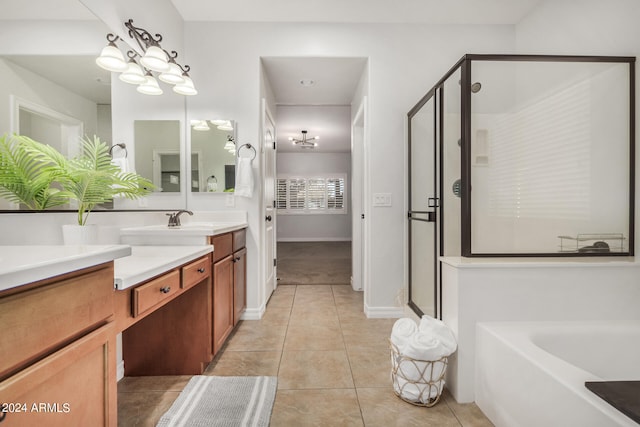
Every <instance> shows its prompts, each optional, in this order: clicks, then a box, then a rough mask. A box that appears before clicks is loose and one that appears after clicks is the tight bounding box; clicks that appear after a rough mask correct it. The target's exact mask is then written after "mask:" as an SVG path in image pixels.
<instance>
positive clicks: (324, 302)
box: [293, 292, 335, 308]
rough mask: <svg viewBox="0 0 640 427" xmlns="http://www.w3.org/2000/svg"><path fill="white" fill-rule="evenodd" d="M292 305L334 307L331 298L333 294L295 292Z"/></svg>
mask: <svg viewBox="0 0 640 427" xmlns="http://www.w3.org/2000/svg"><path fill="white" fill-rule="evenodd" d="M293 306H294V307H303V308H316V307H319V306H331V307H335V301H334V299H333V294H330V293H329V294H324V293H313V292H310V293H306V294H296V297H295V299H294V300H293Z"/></svg>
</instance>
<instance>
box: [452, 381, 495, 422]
mask: <svg viewBox="0 0 640 427" xmlns="http://www.w3.org/2000/svg"><path fill="white" fill-rule="evenodd" d="M441 401H444V403H446V404H447V406H449V408H450V409H451V410H452V411H453V413H454V414H455V416H456V418H458V421H460V423H461V424H462V426H463V427H493V423H492V422H491V421H489V419H487V417H486V416H485V415H484V414H483V413H482V411H481V410H480V408H478V405H476V404H475V403H458V402H456V400H455V399H454V398H453V396H451V393H449V392H448V391H447V389H445V390H444V393H443V394H442V398H441Z"/></svg>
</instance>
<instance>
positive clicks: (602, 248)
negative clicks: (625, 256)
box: [558, 233, 626, 254]
mask: <svg viewBox="0 0 640 427" xmlns="http://www.w3.org/2000/svg"><path fill="white" fill-rule="evenodd" d="M558 238H559V239H560V252H576V253H583V254H591V253H610V252H623V251H624V249H625V248H624V243H625V240H626V239H625V237H624V235H623V234H622V233H599V234H578V235H577V236H575V237H574V236H558Z"/></svg>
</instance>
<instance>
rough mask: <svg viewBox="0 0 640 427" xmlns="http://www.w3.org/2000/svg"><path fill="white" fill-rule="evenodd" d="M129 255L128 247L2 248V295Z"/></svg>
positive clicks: (48, 246) (129, 248)
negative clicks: (9, 290)
mask: <svg viewBox="0 0 640 427" xmlns="http://www.w3.org/2000/svg"><path fill="white" fill-rule="evenodd" d="M130 254H131V247H130V246H127V245H24V246H0V291H3V290H6V289H10V288H14V287H16V286H21V285H26V284H28V283H32V282H36V281H38V280H43V279H47V278H49V277H54V276H58V275H60V274H65V273H68V272H70V271H75V270H80V269H83V268H87V267H91V266H94V265H98V264H102V263H105V262H109V261H112V260H114V259H117V258H121V257H126V256H128V255H130Z"/></svg>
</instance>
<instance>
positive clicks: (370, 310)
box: [364, 304, 404, 319]
mask: <svg viewBox="0 0 640 427" xmlns="http://www.w3.org/2000/svg"><path fill="white" fill-rule="evenodd" d="M364 314H365V315H366V316H367V318H369V319H399V318H401V317H404V308H403V307H370V306H368V305H367V304H365V305H364Z"/></svg>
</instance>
